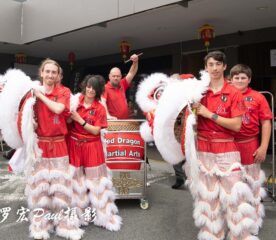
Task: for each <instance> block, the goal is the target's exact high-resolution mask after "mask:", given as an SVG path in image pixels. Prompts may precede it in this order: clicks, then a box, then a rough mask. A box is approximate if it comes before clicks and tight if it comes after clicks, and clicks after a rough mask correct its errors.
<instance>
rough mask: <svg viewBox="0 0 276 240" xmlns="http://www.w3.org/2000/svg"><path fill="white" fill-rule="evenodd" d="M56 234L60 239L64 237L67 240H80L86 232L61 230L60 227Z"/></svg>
mask: <svg viewBox="0 0 276 240" xmlns="http://www.w3.org/2000/svg"><path fill="white" fill-rule="evenodd" d="M56 234H57V235H58V236H59V237H64V238H66V239H70V240H80V239H81V238H82V236H83V234H84V230H82V229H80V228H78V229H72V230H69V229H64V228H60V227H59V226H58V227H57V228H56Z"/></svg>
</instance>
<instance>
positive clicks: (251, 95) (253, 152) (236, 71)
mask: <svg viewBox="0 0 276 240" xmlns="http://www.w3.org/2000/svg"><path fill="white" fill-rule="evenodd" d="M230 76H231V82H232V85H233V86H234V87H235V88H237V89H238V90H240V91H241V93H242V95H243V101H244V104H245V107H246V112H245V113H244V115H243V118H242V128H241V130H240V132H238V133H236V135H235V140H236V143H237V146H238V149H239V151H240V154H241V163H242V164H243V166H244V168H245V171H246V179H247V181H248V184H249V186H250V187H251V189H252V191H253V194H254V201H253V205H254V206H255V208H256V213H257V217H258V218H257V223H258V226H259V227H261V226H262V223H263V217H264V215H265V213H264V206H263V205H262V204H261V199H262V198H263V197H264V196H265V190H264V189H263V188H262V184H263V183H264V181H265V174H264V172H263V171H262V170H261V165H260V164H261V163H262V162H264V161H265V158H266V152H267V148H268V145H269V140H270V135H271V119H273V115H272V112H271V110H270V107H269V104H268V103H267V101H266V99H265V97H264V96H263V95H262V94H261V93H259V92H257V91H254V90H253V89H251V88H250V87H248V85H249V83H250V82H251V77H252V70H251V69H250V68H249V67H248V66H247V65H244V64H237V65H235V66H234V67H233V68H232V69H231V71H230ZM260 129H261V143H259V134H260Z"/></svg>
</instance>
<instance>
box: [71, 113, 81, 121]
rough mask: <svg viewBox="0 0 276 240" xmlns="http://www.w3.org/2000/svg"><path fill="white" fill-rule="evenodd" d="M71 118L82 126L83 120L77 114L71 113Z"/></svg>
mask: <svg viewBox="0 0 276 240" xmlns="http://www.w3.org/2000/svg"><path fill="white" fill-rule="evenodd" d="M71 118H72V119H73V120H74V121H75V122H78V123H79V124H83V122H84V120H83V118H82V117H81V116H80V115H79V114H78V113H77V112H71Z"/></svg>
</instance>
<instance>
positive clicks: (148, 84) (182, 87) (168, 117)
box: [136, 71, 210, 177]
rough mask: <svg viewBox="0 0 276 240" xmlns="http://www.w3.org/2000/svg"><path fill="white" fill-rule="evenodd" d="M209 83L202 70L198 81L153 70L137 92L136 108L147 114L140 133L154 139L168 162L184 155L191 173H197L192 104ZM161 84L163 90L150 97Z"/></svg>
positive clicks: (190, 76)
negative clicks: (158, 95) (156, 97)
mask: <svg viewBox="0 0 276 240" xmlns="http://www.w3.org/2000/svg"><path fill="white" fill-rule="evenodd" d="M181 78H182V79H185V80H181ZM209 83H210V77H209V74H208V73H207V72H205V71H201V77H200V80H197V79H196V78H194V77H193V76H192V75H189V74H187V75H180V76H178V79H175V78H172V77H171V78H169V77H167V76H166V75H165V74H162V73H155V74H152V75H150V76H149V77H147V78H145V79H144V80H143V81H142V83H141V84H140V85H139V88H138V92H137V94H136V101H137V103H138V105H139V107H140V108H141V109H142V110H143V111H144V112H146V115H150V117H147V120H148V122H146V123H144V124H143V125H141V128H140V132H141V136H142V137H143V138H144V140H145V141H146V142H147V141H154V142H155V145H156V147H157V149H158V151H159V152H160V154H161V155H162V157H163V158H164V160H166V161H167V162H169V163H171V164H176V163H178V162H180V161H182V160H183V159H184V158H186V160H187V162H193V164H191V166H192V170H191V171H192V173H191V174H192V175H196V174H197V173H196V172H197V170H196V169H197V167H198V166H197V164H196V163H197V157H196V148H195V136H194V135H195V134H194V125H195V124H196V116H195V114H194V113H193V112H192V109H191V105H192V104H193V103H196V102H199V101H200V100H201V98H202V97H203V94H204V93H205V92H206V91H207V89H208V86H209ZM160 85H162V91H163V92H162V95H161V96H160V97H159V98H158V101H156V100H155V99H152V98H151V97H150V96H151V95H152V93H154V94H155V92H156V91H157V90H158V89H159V86H160ZM176 128H178V129H179V128H180V133H178V134H176V131H175V130H176ZM195 177H196V176H195Z"/></svg>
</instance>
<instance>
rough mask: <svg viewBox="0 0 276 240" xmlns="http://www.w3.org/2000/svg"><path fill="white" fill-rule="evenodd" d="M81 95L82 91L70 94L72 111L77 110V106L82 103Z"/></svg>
mask: <svg viewBox="0 0 276 240" xmlns="http://www.w3.org/2000/svg"><path fill="white" fill-rule="evenodd" d="M80 95H81V93H77V94H75V95H71V96H70V112H75V111H77V108H78V106H79V103H80Z"/></svg>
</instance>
